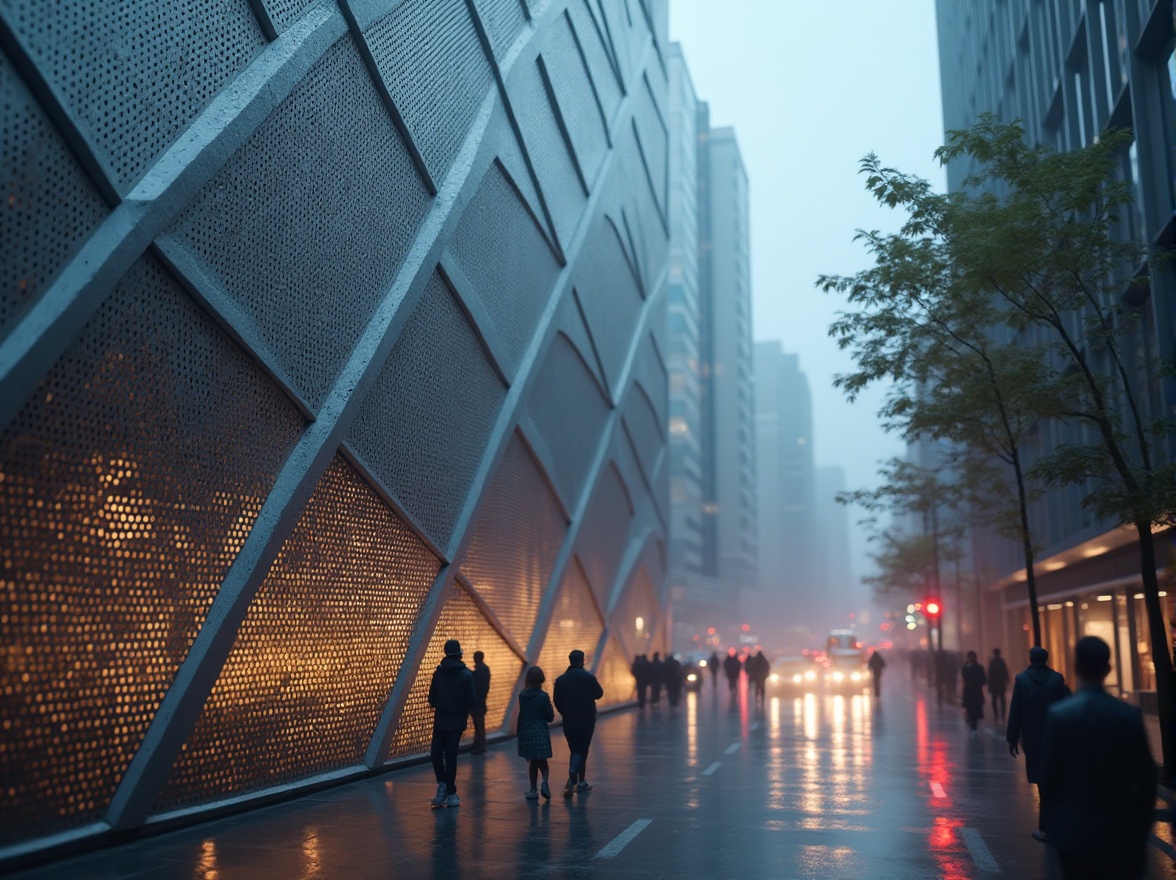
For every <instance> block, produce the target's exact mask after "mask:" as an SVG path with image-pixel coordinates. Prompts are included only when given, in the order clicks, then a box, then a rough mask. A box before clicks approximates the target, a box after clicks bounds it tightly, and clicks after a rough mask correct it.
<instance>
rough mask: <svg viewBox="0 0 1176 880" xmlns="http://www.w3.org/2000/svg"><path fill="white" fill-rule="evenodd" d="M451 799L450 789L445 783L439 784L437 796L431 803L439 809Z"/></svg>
mask: <svg viewBox="0 0 1176 880" xmlns="http://www.w3.org/2000/svg"><path fill="white" fill-rule="evenodd" d="M447 797H449V788H448V786H446V785H445V783H444V782H438V783H437V794H436V795H434V796H433V799H432V800H431V801H429V803H431V804H432V805H433V806H434V807H439V806H441V805H442V804H443V803H445V799H446V798H447Z"/></svg>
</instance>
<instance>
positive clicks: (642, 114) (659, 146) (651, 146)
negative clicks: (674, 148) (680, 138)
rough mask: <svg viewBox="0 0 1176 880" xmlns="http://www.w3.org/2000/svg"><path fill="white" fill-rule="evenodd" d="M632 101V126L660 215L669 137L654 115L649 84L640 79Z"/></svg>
mask: <svg viewBox="0 0 1176 880" xmlns="http://www.w3.org/2000/svg"><path fill="white" fill-rule="evenodd" d="M633 100H634V101H636V102H637V109H636V110H635V112H634V114H633V123H634V125H635V126H636V128H637V133H638V135H640V138H641V150H642V153H643V155H644V156H645V163H646V167H647V169H648V171H649V177H650V180H651V182H652V184H653V192H654V194H655V195H656V196H657V202H658V204H659V205H661V206H662V210H663V211H664V210H665V206H666V186H667V184H668V178H667V166H668V163H669V159H670V153H669V133H668V132H667V131H666V127H665V124H664V123H663V122H662V118H661V116H659V115H658V109H657V101H655V100H654V97H653V92H652V91H651V90H650V86H649V82H648V81H647V80H646V79H645V78H644V77H642V79H641V82H640V84H639V85H638V86H637V88H636V91H635V92H634V94H633Z"/></svg>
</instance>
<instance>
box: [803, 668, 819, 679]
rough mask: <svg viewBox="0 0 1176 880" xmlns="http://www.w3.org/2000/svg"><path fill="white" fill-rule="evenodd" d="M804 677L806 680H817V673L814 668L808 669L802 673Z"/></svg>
mask: <svg viewBox="0 0 1176 880" xmlns="http://www.w3.org/2000/svg"><path fill="white" fill-rule="evenodd" d="M804 677H805V680H806V681H816V680H817V673H816V672H815V671H814V670H812V669H810V670H809V671H808V672H806V673H805V674H804Z"/></svg>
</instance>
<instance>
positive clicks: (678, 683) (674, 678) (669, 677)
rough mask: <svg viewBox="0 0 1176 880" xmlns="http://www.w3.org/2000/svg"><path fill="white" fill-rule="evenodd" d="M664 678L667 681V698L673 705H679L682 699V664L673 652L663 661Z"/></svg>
mask: <svg viewBox="0 0 1176 880" xmlns="http://www.w3.org/2000/svg"><path fill="white" fill-rule="evenodd" d="M662 679H663V680H664V681H665V683H666V698H667V699H668V700H669V701H670V705H671V706H677V705H678V702H679V701H680V700H681V699H682V684H683V681H682V664H681V663H680V662H679V660H678V658H677V657H675V656H674V655H673V654H668V655H666V659H665V660H664V661H662Z"/></svg>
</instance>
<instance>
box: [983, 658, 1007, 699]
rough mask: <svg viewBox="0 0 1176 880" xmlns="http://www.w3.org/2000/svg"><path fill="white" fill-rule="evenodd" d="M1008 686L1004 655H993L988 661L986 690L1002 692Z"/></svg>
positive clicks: (995, 692)
mask: <svg viewBox="0 0 1176 880" xmlns="http://www.w3.org/2000/svg"><path fill="white" fill-rule="evenodd" d="M1008 687H1009V667H1008V666H1006V665H1005V662H1004V657H993V658H992V659H991V660H989V661H988V692H989V693H991V694H1003V693H1004V692H1005V691H1006V690H1008Z"/></svg>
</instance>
